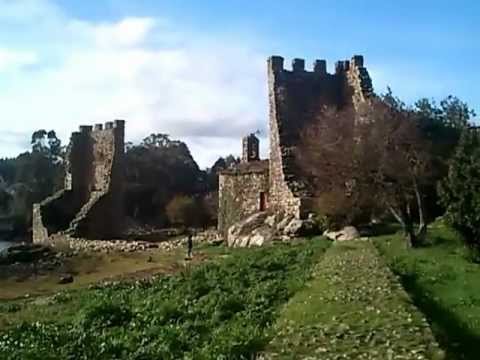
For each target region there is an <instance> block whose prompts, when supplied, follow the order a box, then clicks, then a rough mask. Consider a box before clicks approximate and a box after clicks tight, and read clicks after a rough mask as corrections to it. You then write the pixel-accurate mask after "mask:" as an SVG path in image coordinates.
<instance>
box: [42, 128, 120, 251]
mask: <svg viewBox="0 0 480 360" xmlns="http://www.w3.org/2000/svg"><path fill="white" fill-rule="evenodd" d="M124 132H125V122H124V121H123V120H116V121H115V122H107V123H106V124H105V128H103V126H102V125H95V128H92V127H91V126H81V127H80V131H79V132H74V133H73V134H72V137H71V140H70V145H69V151H68V153H69V156H68V157H69V159H68V164H67V179H68V181H66V182H65V189H64V190H62V191H61V192H59V193H57V194H55V195H54V196H52V197H51V198H48V199H46V200H44V201H43V202H42V203H40V204H35V205H34V210H33V241H34V242H45V241H48V239H46V236H47V238H48V237H49V236H50V235H52V234H54V233H57V232H66V233H68V234H69V235H72V236H74V237H84V238H90V239H108V238H112V237H117V236H120V235H121V233H122V230H123V229H122V224H123V223H124V222H123V219H122V218H123V214H124V212H123V203H124V202H123V192H124V191H123V189H124V184H123V182H124V179H123V178H124V177H123V161H124Z"/></svg>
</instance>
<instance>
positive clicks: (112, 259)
mask: <svg viewBox="0 0 480 360" xmlns="http://www.w3.org/2000/svg"><path fill="white" fill-rule="evenodd" d="M184 255H185V252H184V251H183V249H182V250H180V249H177V250H175V251H169V252H167V251H165V250H162V249H158V250H151V251H145V252H133V253H122V252H111V253H109V254H103V253H81V254H79V255H77V256H74V257H70V258H66V259H65V260H64V262H65V264H64V266H63V267H60V268H54V269H53V270H50V271H45V272H43V273H42V274H39V275H33V274H30V275H29V276H24V275H23V274H20V275H18V276H8V277H6V276H2V274H0V289H2V290H1V291H0V301H2V300H11V299H17V298H21V297H24V296H26V295H28V296H29V297H32V296H39V295H48V294H52V293H55V292H57V291H60V290H63V289H65V288H66V289H77V288H84V287H87V286H88V285H90V284H92V283H96V282H99V281H103V280H106V279H111V278H116V277H122V276H127V275H128V274H133V273H137V272H150V273H162V272H163V273H165V272H167V273H168V272H172V271H175V269H177V268H179V267H182V262H183V258H184ZM65 273H68V274H72V275H73V276H74V277H75V281H74V282H73V283H71V284H67V285H60V284H58V280H59V278H60V276H61V275H63V274H65ZM0 326H1V321H0Z"/></svg>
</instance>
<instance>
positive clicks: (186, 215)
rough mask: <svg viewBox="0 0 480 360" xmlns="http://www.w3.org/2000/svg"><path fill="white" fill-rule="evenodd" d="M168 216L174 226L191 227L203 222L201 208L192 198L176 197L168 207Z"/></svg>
mask: <svg viewBox="0 0 480 360" xmlns="http://www.w3.org/2000/svg"><path fill="white" fill-rule="evenodd" d="M167 216H168V220H169V221H170V223H171V224H173V225H181V226H185V227H190V226H199V225H200V224H201V222H202V221H201V220H202V219H201V217H202V211H201V206H200V205H199V203H198V202H197V201H196V200H195V199H194V198H192V197H190V196H184V195H178V196H175V197H174V198H173V199H172V200H171V201H170V202H169V203H168V205H167Z"/></svg>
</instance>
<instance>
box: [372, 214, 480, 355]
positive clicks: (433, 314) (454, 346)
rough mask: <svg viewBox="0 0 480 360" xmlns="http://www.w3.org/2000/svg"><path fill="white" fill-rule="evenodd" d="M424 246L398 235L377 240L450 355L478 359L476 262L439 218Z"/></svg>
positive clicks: (479, 308)
mask: <svg viewBox="0 0 480 360" xmlns="http://www.w3.org/2000/svg"><path fill="white" fill-rule="evenodd" d="M429 231H430V232H429V242H430V244H429V245H428V246H425V247H423V248H419V249H411V250H406V249H405V247H404V242H403V239H402V237H401V236H400V235H392V236H382V237H378V238H376V239H375V244H376V245H377V247H378V249H379V250H380V252H381V253H382V254H383V255H384V257H385V259H386V260H387V262H388V264H389V265H390V267H391V268H392V270H393V271H394V272H395V273H396V274H398V275H399V277H400V279H401V281H402V283H403V286H404V287H405V289H406V290H407V291H408V292H409V293H410V295H411V297H412V298H413V300H414V302H415V304H416V305H417V307H418V308H419V309H420V310H421V311H422V312H423V313H424V314H425V315H426V316H427V318H428V320H429V322H430V323H431V326H432V329H433V331H434V333H435V335H436V338H437V339H438V340H439V341H440V343H441V345H442V347H443V348H444V349H445V350H446V351H447V354H448V359H471V360H474V359H475V360H477V359H480V355H479V354H480V352H479V350H478V345H479V344H480V265H479V264H475V263H472V262H471V261H470V259H469V257H468V253H467V251H466V249H465V248H464V247H463V245H462V242H461V239H460V238H459V237H458V236H457V235H456V234H455V233H454V232H453V231H452V230H451V229H449V228H448V227H447V226H445V225H444V224H442V223H441V222H438V223H435V224H433V225H432V226H431V227H430V228H429Z"/></svg>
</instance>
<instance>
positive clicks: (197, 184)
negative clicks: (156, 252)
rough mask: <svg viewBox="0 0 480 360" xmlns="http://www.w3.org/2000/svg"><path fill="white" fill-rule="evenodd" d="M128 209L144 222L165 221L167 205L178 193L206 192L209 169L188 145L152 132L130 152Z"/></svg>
mask: <svg viewBox="0 0 480 360" xmlns="http://www.w3.org/2000/svg"><path fill="white" fill-rule="evenodd" d="M126 177H127V209H128V212H129V215H130V216H131V217H133V218H135V219H136V220H138V221H141V222H147V223H154V224H156V225H164V224H165V223H166V222H167V221H168V219H167V218H166V215H165V207H166V206H167V204H168V203H169V201H170V200H171V199H172V198H174V196H175V195H178V194H185V195H187V196H192V195H194V194H199V193H204V192H205V191H206V187H207V185H206V180H205V173H204V172H202V171H201V170H200V169H199V167H198V165H197V163H196V162H195V160H194V159H193V157H192V155H191V153H190V150H189V149H188V147H187V145H186V144H185V143H183V142H181V141H178V140H171V139H170V137H169V136H168V135H166V134H152V135H150V136H148V137H146V138H145V139H144V140H143V141H142V142H141V143H140V144H139V145H134V146H132V145H131V146H129V148H128V151H127V153H126Z"/></svg>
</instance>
